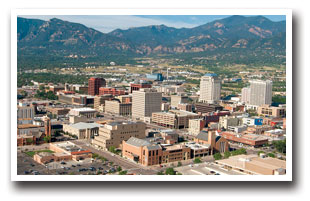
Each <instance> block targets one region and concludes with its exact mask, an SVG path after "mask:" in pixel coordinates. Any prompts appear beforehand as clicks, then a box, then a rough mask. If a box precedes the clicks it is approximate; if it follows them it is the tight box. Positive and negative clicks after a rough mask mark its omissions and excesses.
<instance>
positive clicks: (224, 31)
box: [17, 16, 286, 68]
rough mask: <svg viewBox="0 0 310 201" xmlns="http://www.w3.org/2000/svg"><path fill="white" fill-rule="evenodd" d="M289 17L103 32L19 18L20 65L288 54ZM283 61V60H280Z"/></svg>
mask: <svg viewBox="0 0 310 201" xmlns="http://www.w3.org/2000/svg"><path fill="white" fill-rule="evenodd" d="M285 30H286V22H285V21H280V22H273V21H271V20H269V19H267V18H265V17H263V16H253V17H245V16H231V17H228V18H224V19H220V20H215V21H212V22H209V23H206V24H204V25H201V26H197V27H194V28H173V27H167V26H165V25H152V26H144V27H135V28H130V29H127V30H121V29H116V30H114V31H112V32H110V33H102V32H100V31H97V30H95V29H92V28H88V27H86V26H84V25H82V24H78V23H72V22H68V21H63V20H60V19H56V18H53V19H50V20H48V21H44V20H38V19H27V18H21V17H18V18H17V46H18V50H17V51H18V64H19V68H20V67H21V68H23V67H27V66H28V67H29V66H31V64H33V65H34V66H37V62H40V61H41V62H44V61H48V62H52V61H55V60H57V61H58V60H60V61H61V62H62V63H66V62H68V63H70V61H72V55H77V56H75V59H79V58H80V59H84V60H86V59H90V60H91V59H93V60H94V59H95V60H96V61H106V60H111V59H115V58H116V59H117V58H122V59H132V58H135V57H143V56H148V57H149V56H156V55H170V56H174V55H177V56H180V55H183V54H184V55H186V54H187V55H188V54H190V55H193V57H194V56H197V55H200V56H201V55H203V56H209V55H213V54H217V55H218V54H221V52H223V53H225V54H233V53H234V52H238V53H240V54H243V55H244V56H246V55H248V54H251V55H257V56H258V59H259V55H261V54H264V55H266V54H269V53H270V55H271V56H278V55H281V56H282V57H283V56H284V57H285V49H286V44H285V41H286V34H285ZM279 62H283V60H281V61H279Z"/></svg>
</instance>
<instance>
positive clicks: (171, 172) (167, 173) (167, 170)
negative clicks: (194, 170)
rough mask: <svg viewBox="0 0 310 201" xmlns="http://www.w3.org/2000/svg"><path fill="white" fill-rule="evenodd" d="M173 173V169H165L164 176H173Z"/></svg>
mask: <svg viewBox="0 0 310 201" xmlns="http://www.w3.org/2000/svg"><path fill="white" fill-rule="evenodd" d="M175 174H176V173H175V171H174V169H173V168H167V169H166V175H175Z"/></svg>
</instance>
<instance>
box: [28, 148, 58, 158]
mask: <svg viewBox="0 0 310 201" xmlns="http://www.w3.org/2000/svg"><path fill="white" fill-rule="evenodd" d="M39 152H49V153H54V151H52V150H49V149H44V150H39V151H28V152H26V154H27V155H28V156H30V157H33V156H34V155H35V154H36V153H39Z"/></svg>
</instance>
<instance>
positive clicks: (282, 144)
mask: <svg viewBox="0 0 310 201" xmlns="http://www.w3.org/2000/svg"><path fill="white" fill-rule="evenodd" d="M272 144H273V146H274V147H275V148H276V150H277V151H278V152H280V153H286V139H284V140H279V141H273V142H272Z"/></svg>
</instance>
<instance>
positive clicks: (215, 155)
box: [213, 153, 222, 160]
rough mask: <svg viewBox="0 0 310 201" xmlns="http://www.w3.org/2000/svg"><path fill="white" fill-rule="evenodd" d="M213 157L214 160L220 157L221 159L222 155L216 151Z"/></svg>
mask: <svg viewBox="0 0 310 201" xmlns="http://www.w3.org/2000/svg"><path fill="white" fill-rule="evenodd" d="M213 158H214V159H215V160H220V159H222V155H221V154H220V153H216V154H214V155H213Z"/></svg>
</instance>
